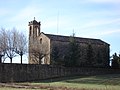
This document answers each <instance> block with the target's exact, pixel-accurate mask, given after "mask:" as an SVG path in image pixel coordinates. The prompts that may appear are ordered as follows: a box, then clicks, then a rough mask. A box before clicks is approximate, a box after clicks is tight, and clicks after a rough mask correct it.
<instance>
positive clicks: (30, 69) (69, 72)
mask: <svg viewBox="0 0 120 90" xmlns="http://www.w3.org/2000/svg"><path fill="white" fill-rule="evenodd" d="M111 73H120V70H117V69H105V68H66V67H61V66H50V65H35V64H0V82H21V81H35V80H41V79H48V78H55V77H65V76H75V75H98V74H111Z"/></svg>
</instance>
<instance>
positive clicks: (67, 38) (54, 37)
mask: <svg viewBox="0 0 120 90" xmlns="http://www.w3.org/2000/svg"><path fill="white" fill-rule="evenodd" d="M45 35H46V36H47V37H48V38H50V40H54V41H61V42H69V41H70V36H62V35H53V34H45ZM74 38H75V40H76V41H77V42H78V43H92V44H108V43H106V42H104V41H102V40H100V39H92V38H82V37H74ZM108 45H109V44H108Z"/></svg>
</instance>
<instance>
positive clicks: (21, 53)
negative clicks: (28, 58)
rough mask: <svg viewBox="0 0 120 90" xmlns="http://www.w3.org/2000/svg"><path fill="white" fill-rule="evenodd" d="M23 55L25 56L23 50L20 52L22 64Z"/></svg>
mask: <svg viewBox="0 0 120 90" xmlns="http://www.w3.org/2000/svg"><path fill="white" fill-rule="evenodd" d="M22 56H23V52H22V51H21V52H20V58H21V64H22Z"/></svg>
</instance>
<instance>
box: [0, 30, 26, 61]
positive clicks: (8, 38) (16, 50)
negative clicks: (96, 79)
mask: <svg viewBox="0 0 120 90" xmlns="http://www.w3.org/2000/svg"><path fill="white" fill-rule="evenodd" d="M26 51H27V40H26V37H25V35H24V34H22V33H19V32H18V31H17V30H16V29H15V28H13V29H12V30H5V29H1V30H0V56H1V55H2V54H4V57H8V58H10V63H12V59H13V58H14V57H15V56H17V54H19V55H20V56H21V63H22V56H23V54H25V52H26Z"/></svg>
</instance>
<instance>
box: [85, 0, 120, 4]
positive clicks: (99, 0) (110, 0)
mask: <svg viewBox="0 0 120 90" xmlns="http://www.w3.org/2000/svg"><path fill="white" fill-rule="evenodd" d="M85 2H91V3H112V4H113V3H114V4H117V3H120V0H85Z"/></svg>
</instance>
